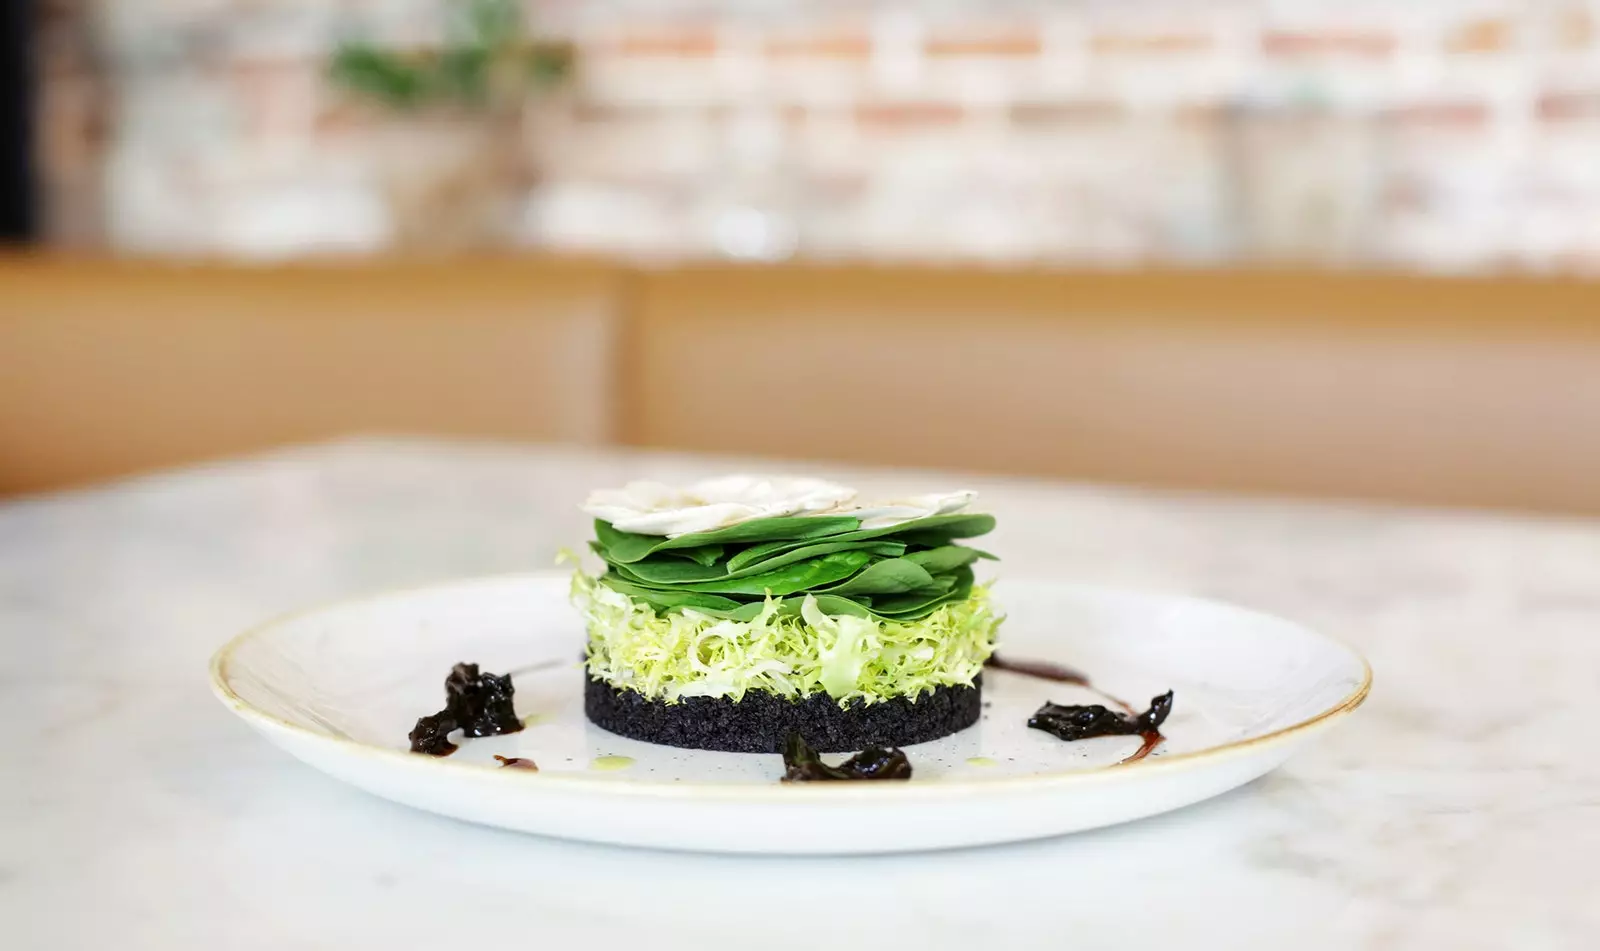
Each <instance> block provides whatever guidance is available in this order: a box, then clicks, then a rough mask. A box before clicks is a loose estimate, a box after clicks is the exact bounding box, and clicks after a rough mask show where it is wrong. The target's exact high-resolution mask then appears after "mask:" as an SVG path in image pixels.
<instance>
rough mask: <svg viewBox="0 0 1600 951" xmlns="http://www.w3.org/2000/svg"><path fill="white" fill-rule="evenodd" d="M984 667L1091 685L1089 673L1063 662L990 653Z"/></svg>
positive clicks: (1066, 682)
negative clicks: (1053, 662)
mask: <svg viewBox="0 0 1600 951" xmlns="http://www.w3.org/2000/svg"><path fill="white" fill-rule="evenodd" d="M983 666H985V667H992V668H994V669H995V670H1008V671H1010V672H1011V673H1013V674H1022V675H1024V676H1027V677H1037V678H1039V679H1040V680H1053V681H1055V682H1056V683H1058V684H1077V685H1078V686H1080V687H1088V686H1091V684H1090V683H1089V675H1088V674H1085V673H1084V672H1083V671H1081V670H1075V669H1073V668H1071V667H1068V666H1066V665H1064V664H1052V663H1051V662H1050V661H1047V660H1012V659H1011V658H1009V657H1001V656H1000V655H999V654H993V655H990V657H989V659H988V660H987V661H985V662H984V665H983Z"/></svg>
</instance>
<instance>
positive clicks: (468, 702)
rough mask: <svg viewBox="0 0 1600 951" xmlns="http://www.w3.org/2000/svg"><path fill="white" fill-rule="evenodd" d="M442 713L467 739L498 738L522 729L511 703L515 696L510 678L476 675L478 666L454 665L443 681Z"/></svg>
mask: <svg viewBox="0 0 1600 951" xmlns="http://www.w3.org/2000/svg"><path fill="white" fill-rule="evenodd" d="M444 690H445V706H444V709H445V712H446V713H448V714H450V715H451V716H453V717H455V720H456V722H457V723H458V724H460V725H461V732H462V733H464V734H465V735H467V736H500V735H501V734H503V733H516V732H518V731H519V730H521V729H522V721H521V720H519V719H518V718H517V711H516V710H514V709H512V703H511V699H512V697H513V696H514V695H515V694H516V687H514V686H512V683H511V675H510V674H500V675H498V676H497V675H495V674H487V673H479V672H478V665H477V664H457V665H455V666H454V667H452V668H450V676H449V677H446V678H445V681H444Z"/></svg>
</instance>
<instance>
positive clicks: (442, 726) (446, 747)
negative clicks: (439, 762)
mask: <svg viewBox="0 0 1600 951" xmlns="http://www.w3.org/2000/svg"><path fill="white" fill-rule="evenodd" d="M455 728H456V721H455V718H454V717H452V716H450V711H448V710H442V711H440V712H438V713H435V714H434V715H433V716H431V717H420V718H418V720H417V725H416V726H414V727H412V728H411V752H413V753H427V754H428V755H429V756H449V755H450V754H451V753H454V752H455V751H456V750H457V749H459V748H460V747H458V746H456V745H455V744H454V743H452V742H450V731H451V730H454V729H455Z"/></svg>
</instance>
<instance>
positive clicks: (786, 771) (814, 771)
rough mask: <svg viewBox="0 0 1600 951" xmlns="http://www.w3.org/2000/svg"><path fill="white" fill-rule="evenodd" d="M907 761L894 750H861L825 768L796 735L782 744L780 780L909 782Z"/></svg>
mask: <svg viewBox="0 0 1600 951" xmlns="http://www.w3.org/2000/svg"><path fill="white" fill-rule="evenodd" d="M910 778H911V761H910V760H909V759H907V758H906V754H905V753H903V752H901V751H900V750H897V749H880V748H877V747H873V748H871V749H865V750H862V751H861V752H859V753H857V754H856V755H854V756H852V757H850V758H849V759H847V760H845V761H844V762H842V763H840V764H839V765H838V766H829V765H828V764H827V763H824V762H823V761H822V757H820V756H818V755H817V751H816V750H814V749H812V748H811V745H810V744H808V743H807V742H806V741H805V738H804V737H802V736H801V735H800V734H798V733H791V734H789V740H788V742H786V743H784V745H783V781H784V782H786V783H807V782H818V781H823V782H826V781H830V780H840V779H910Z"/></svg>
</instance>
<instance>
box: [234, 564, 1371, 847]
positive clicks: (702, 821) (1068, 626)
mask: <svg viewBox="0 0 1600 951" xmlns="http://www.w3.org/2000/svg"><path fill="white" fill-rule="evenodd" d="M566 590H567V579H566V578H565V577H562V576H556V575H526V576H515V577H503V578H489V579H483V580H475V581H464V582H460V583H455V584H448V585H441V586H438V587H433V588H426V589H422V590H415V591H408V592H401V593H396V594H390V595H383V596H379V597H376V598H371V599H367V600H363V601H357V602H351V603H346V604H340V605H335V606H332V607H327V608H322V609H319V610H315V611H311V612H308V613H304V614H299V615H296V616H293V617H289V618H285V619H282V620H279V621H274V622H272V623H269V624H267V625H265V626H263V627H260V628H257V629H255V630H253V631H249V632H247V633H245V634H243V635H241V636H239V637H237V638H235V639H234V640H233V641H232V642H231V643H229V644H228V645H227V646H225V647H223V648H222V650H220V651H218V652H217V655H216V656H215V657H214V658H213V659H212V666H211V676H212V686H213V688H214V689H215V691H216V693H217V695H218V696H219V697H220V698H221V699H222V701H223V702H224V703H225V704H227V705H228V707H229V708H231V709H232V710H234V711H235V712H236V713H238V714H239V715H240V716H241V717H243V718H244V719H245V720H246V721H247V722H249V723H250V725H251V726H253V727H255V728H256V729H257V730H259V731H260V732H261V733H262V734H264V735H265V736H266V737H267V738H268V739H269V740H271V741H272V742H273V743H276V744H277V745H279V746H281V747H283V748H284V749H285V750H288V751H289V752H290V753H292V754H293V755H294V756H296V757H298V758H300V759H301V760H304V761H305V762H306V763H309V764H310V765H312V766H314V767H316V768H317V769H320V770H322V771H324V772H326V773H328V774H330V775H332V776H335V777H338V778H339V779H342V780H344V781H346V782H348V783H351V784H353V785H355V786H358V787H360V788H362V789H365V790H367V791H369V792H372V793H375V794H377V795H379V796H383V797H385V798H388V799H392V800H395V801H396V802H402V803H405V804H407V805H411V806H415V807H417V808H419V809H426V810H430V811H432V812H437V813H442V814H444V815H447V816H455V817H457V818H460V819H466V820H468V821H471V822H479V823H484V824H487V825H495V826H503V827H505V828H509V829H519V830H522V831H524V832H536V833H540V834H544V835H552V836H560V837H564V838H572V839H588V840H593V841H599V842H612V843H621V844H629V845H642V846H654V847H661V848H675V849H695V850H706V851H727V852H777V853H848V852H891V851H907V850H916V849H932V848H944V847H950V846H964V845H976V844H981V843H991V842H1007V841H1015V840H1019V839H1031V838H1036V837H1040V836H1049V835H1057V834H1060V833H1065V832H1074V831H1077V830H1081V829H1090V828H1094V827H1097V826H1105V825H1110V824H1112V823H1117V822H1124V821H1127V820H1129V819H1138V818H1142V817H1144V816H1149V815H1154V814H1156V813H1159V812H1165V811H1167V810H1170V809H1176V808H1179V807H1181V806H1186V805H1189V804H1190V803H1194V802H1198V801H1199V800H1202V799H1206V798H1208V797H1210V796H1215V795H1217V794H1219V793H1222V792H1225V791H1227V790H1229V789H1232V788H1234V787H1236V786H1239V785H1241V784H1242V783H1245V782H1248V781H1250V780H1251V779H1254V778H1255V777H1257V776H1260V775H1261V774H1263V773H1265V772H1267V771H1268V770H1270V769H1272V768H1273V767H1275V766H1277V765H1278V764H1279V763H1281V762H1283V760H1284V759H1285V758H1286V757H1287V756H1288V755H1289V754H1290V753H1292V752H1294V751H1295V750H1296V749H1298V748H1299V747H1300V746H1301V745H1302V744H1304V743H1306V742H1307V741H1308V740H1310V739H1311V738H1312V737H1314V736H1315V735H1317V734H1318V733H1320V732H1321V731H1322V730H1323V729H1325V728H1327V727H1328V726H1330V725H1331V724H1333V723H1334V722H1336V721H1337V720H1338V719H1340V715H1341V714H1344V713H1347V712H1349V711H1350V710H1353V709H1354V708H1355V707H1356V706H1358V705H1359V704H1360V703H1361V701H1362V700H1363V699H1364V698H1365V697H1366V694H1367V689H1368V685H1369V684H1370V682H1371V675H1370V671H1369V670H1368V668H1367V665H1366V663H1365V662H1364V661H1363V660H1362V659H1361V658H1360V657H1359V656H1357V655H1356V654H1355V653H1354V652H1352V651H1351V650H1349V649H1348V648H1345V647H1343V646H1341V645H1340V644H1337V643H1335V642H1334V641H1331V640H1329V639H1327V638H1325V637H1323V636H1321V635H1319V634H1316V633H1314V632H1312V631H1309V630H1307V629H1305V628H1303V627H1300V626H1298V625H1296V624H1292V623H1290V622H1288V621H1284V620H1280V619H1278V618H1274V617H1269V616H1267V615H1263V614H1258V613H1255V612H1252V611H1247V610H1244V609H1241V608H1237V607H1231V606H1228V605H1224V604H1217V603H1213V602H1207V601H1200V600H1196V599H1193V598H1184V597H1169V596H1164V595H1156V594H1144V593H1136V592H1130V591H1116V590H1108V589H1103V588H1093V587H1085V586H1078V585H1070V584H1061V583H1054V582H1026V581H1017V580H1006V581H1003V582H1002V583H1000V584H999V585H997V586H996V591H995V594H996V599H997V600H998V601H999V602H1000V603H1001V604H1002V606H1003V608H1004V610H1005V611H1006V613H1007V615H1008V619H1007V621H1006V623H1005V626H1004V627H1003V628H1002V632H1001V643H1002V647H1003V651H1004V653H1005V654H1006V655H1008V656H1010V657H1013V658H1022V657H1027V658H1033V659H1048V660H1052V661H1056V662H1059V663H1064V664H1070V665H1071V666H1073V667H1076V668H1078V669H1080V670H1083V671H1086V672H1088V673H1090V674H1091V675H1092V676H1093V677H1094V679H1095V684H1096V686H1097V687H1099V688H1101V689H1103V690H1105V691H1107V692H1109V693H1111V694H1115V695H1117V696H1119V697H1123V698H1125V699H1127V700H1129V701H1131V702H1134V703H1135V704H1136V705H1138V706H1139V707H1141V708H1143V706H1144V705H1145V703H1146V701H1148V699H1149V698H1150V697H1152V696H1154V695H1156V694H1158V693H1161V692H1162V691H1165V690H1167V689H1169V688H1170V689H1172V690H1174V691H1175V692H1176V700H1175V702H1174V704H1173V713H1172V715H1171V718H1170V719H1169V720H1168V721H1167V723H1166V726H1165V727H1164V729H1163V732H1164V733H1165V734H1166V736H1167V739H1166V741H1165V742H1164V743H1163V744H1161V745H1160V746H1159V747H1158V748H1157V749H1156V751H1155V752H1154V753H1153V754H1152V755H1151V756H1149V757H1148V758H1146V759H1144V760H1142V761H1139V762H1136V763H1130V764H1127V765H1117V764H1118V763H1119V761H1121V760H1122V759H1123V758H1124V757H1126V756H1128V755H1129V754H1130V753H1131V752H1132V751H1133V750H1135V749H1136V748H1137V747H1138V746H1139V740H1138V738H1137V737H1104V738H1100V739H1093V740H1085V741H1079V742H1075V743H1064V742H1061V741H1060V740H1057V739H1055V738H1054V737H1052V736H1050V735H1048V734H1045V733H1042V732H1040V731H1037V730H1029V729H1027V728H1026V725H1025V724H1026V720H1027V718H1028V715H1029V714H1030V713H1032V712H1033V711H1034V710H1035V709H1037V708H1038V706H1039V705H1040V704H1041V703H1042V702H1044V701H1045V700H1046V699H1050V700H1055V701H1057V702H1064V703H1093V702H1101V701H1100V700H1099V698H1097V697H1096V696H1095V695H1094V694H1092V693H1090V692H1088V691H1086V690H1084V689H1083V688H1080V687H1071V686H1063V685H1061V684H1055V683H1049V682H1044V681H1040V680H1036V679H1033V678H1029V677H1025V676H1021V675H1017V674H1010V673H1006V672H1002V671H991V672H989V673H988V674H986V676H985V678H984V679H985V683H984V700H985V703H986V709H985V710H984V716H983V719H982V721H981V722H980V723H979V724H978V725H977V726H974V727H972V728H970V729H967V730H963V731H962V732H960V733H958V734H956V735H954V736H951V737H948V738H946V739H943V740H939V741H937V742H933V743H922V744H918V745H915V746H910V747H906V752H907V754H908V755H909V756H910V758H911V762H912V766H913V769H914V770H915V775H914V778H913V779H912V780H911V781H909V782H853V783H809V784H808V783H800V784H780V783H779V782H778V778H779V777H780V776H781V775H782V772H783V766H782V760H781V758H780V757H778V756H776V755H771V756H767V755H752V754H741V753H710V752H699V751H689V750H679V749H673V748H670V747H661V746H653V745H650V744H646V743H640V742H637V741H634V740H627V739H623V738H621V737H617V736H613V735H612V734H609V733H607V732H605V731H603V730H601V729H599V728H598V727H595V726H592V725H590V724H589V723H588V722H587V721H586V720H585V719H584V715H583V703H582V680H583V672H582V668H581V666H580V664H579V662H578V659H577V658H578V656H579V654H580V652H581V646H582V643H583V637H582V627H581V624H580V623H579V621H578V620H577V618H576V617H575V616H574V614H573V612H572V611H571V609H570V608H568V606H567V603H566ZM457 661H469V662H474V663H478V664H480V665H482V667H483V668H484V669H485V670H488V671H492V672H496V673H501V672H505V671H507V670H510V671H513V672H515V673H516V677H515V683H516V687H517V695H516V701H517V712H518V713H519V714H520V715H522V716H523V717H524V718H525V719H526V722H527V723H528V728H527V729H525V730H523V731H522V732H521V733H517V734H513V735H509V736H499V737H488V738H483V739H474V740H466V741H464V743H463V745H462V749H461V750H460V751H459V752H457V753H456V754H454V755H453V756H450V757H448V758H445V759H435V758H433V757H429V756H422V755H416V754H412V753H410V752H407V750H406V747H407V739H406V735H407V733H408V732H409V731H410V729H411V727H412V725H413V723H414V722H415V721H416V719H417V717H418V716H421V715H423V714H427V713H433V712H435V711H436V710H437V709H438V708H439V707H441V706H442V705H443V699H444V688H443V681H444V677H445V675H446V673H448V671H449V669H450V666H451V665H452V664H454V663H456V662H457ZM494 754H500V755H503V756H520V757H527V758H530V759H533V760H534V761H535V762H537V763H538V765H539V767H540V770H539V772H537V773H534V772H529V771H525V770H516V769H503V768H499V766H498V764H497V763H496V761H495V759H494ZM841 758H842V757H828V759H829V760H830V761H837V760H838V759H841Z"/></svg>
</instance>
